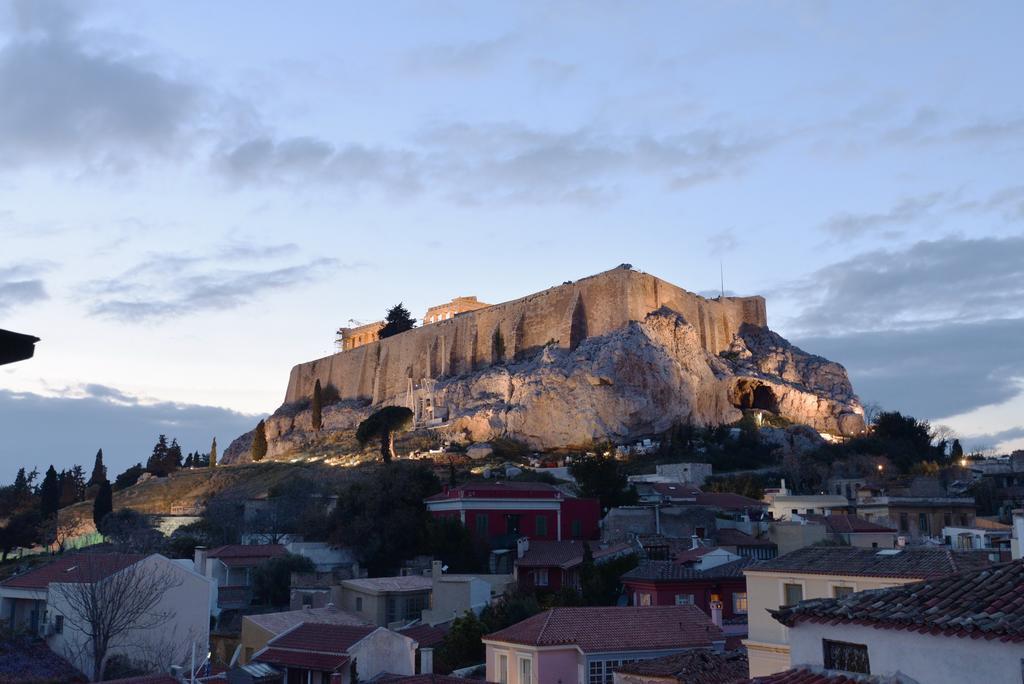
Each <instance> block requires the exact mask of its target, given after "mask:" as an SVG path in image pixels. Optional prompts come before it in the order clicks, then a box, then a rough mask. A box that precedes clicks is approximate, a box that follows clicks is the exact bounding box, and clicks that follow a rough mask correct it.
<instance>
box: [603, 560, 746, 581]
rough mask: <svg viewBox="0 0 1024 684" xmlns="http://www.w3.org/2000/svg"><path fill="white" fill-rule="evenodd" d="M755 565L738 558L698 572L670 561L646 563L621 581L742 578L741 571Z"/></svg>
mask: <svg viewBox="0 0 1024 684" xmlns="http://www.w3.org/2000/svg"><path fill="white" fill-rule="evenodd" d="M756 563H757V561H756V560H754V559H753V558H740V559H739V560H735V561H732V562H731V563H723V564H722V565H718V566H715V567H713V568H708V569H707V570H698V569H697V568H689V567H686V566H685V565H679V564H678V563H673V562H671V561H646V562H643V563H641V564H640V565H638V566H637V567H635V568H633V569H632V570H630V571H629V572H627V573H626V574H624V575H623V576H622V580H623V581H624V582H625V581H628V580H643V581H648V582H685V581H687V580H702V579H720V578H726V577H736V578H739V579H742V578H743V571H744V570H745V569H747V568H749V567H753V566H755V565H756Z"/></svg>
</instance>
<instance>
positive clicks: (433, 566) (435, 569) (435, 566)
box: [430, 560, 444, 582]
mask: <svg viewBox="0 0 1024 684" xmlns="http://www.w3.org/2000/svg"><path fill="white" fill-rule="evenodd" d="M443 572H444V570H443V566H442V564H441V561H439V560H436V561H432V562H431V563H430V578H431V579H432V580H434V581H435V582H436V581H437V580H438V578H439V577H441V574H442V573H443Z"/></svg>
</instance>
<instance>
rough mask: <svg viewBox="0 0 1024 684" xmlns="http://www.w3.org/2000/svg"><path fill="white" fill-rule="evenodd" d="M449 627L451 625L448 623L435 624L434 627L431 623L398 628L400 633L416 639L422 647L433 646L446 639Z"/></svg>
mask: <svg viewBox="0 0 1024 684" xmlns="http://www.w3.org/2000/svg"><path fill="white" fill-rule="evenodd" d="M449 628H450V625H448V624H444V625H434V626H433V627H431V626H430V625H413V626H412V627H406V628H405V629H400V630H398V633H399V634H401V635H403V636H407V637H409V638H410V639H415V640H416V643H417V644H419V647H420V648H433V647H434V646H437V645H438V644H440V643H441V642H442V641H444V637H445V635H446V634H448V630H449Z"/></svg>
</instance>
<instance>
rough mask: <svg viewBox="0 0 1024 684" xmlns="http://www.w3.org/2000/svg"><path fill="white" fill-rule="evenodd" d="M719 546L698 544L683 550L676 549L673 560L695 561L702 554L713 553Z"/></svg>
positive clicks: (677, 561) (678, 561) (682, 561)
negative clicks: (695, 546)
mask: <svg viewBox="0 0 1024 684" xmlns="http://www.w3.org/2000/svg"><path fill="white" fill-rule="evenodd" d="M716 548H718V547H717V546H698V547H697V548H689V549H683V550H682V551H675V552H674V553H673V554H672V560H673V561H675V562H676V563H689V562H690V561H695V560H697V559H698V558H700V557H701V556H704V555H706V554H709V553H711V552H712V551H714V550H715V549H716Z"/></svg>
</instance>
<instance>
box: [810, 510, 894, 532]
mask: <svg viewBox="0 0 1024 684" xmlns="http://www.w3.org/2000/svg"><path fill="white" fill-rule="evenodd" d="M803 517H805V518H807V519H808V520H809V521H811V522H816V523H824V525H825V526H826V527H828V531H829V532H831V533H833V534H851V533H854V534H858V533H870V532H877V533H883V532H895V531H896V530H895V529H894V528H892V527H886V526H885V525H879V524H878V523H873V522H871V521H870V520H865V519H864V518H859V517H857V516H856V515H850V514H848V513H833V514H832V515H805V516H803Z"/></svg>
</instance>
